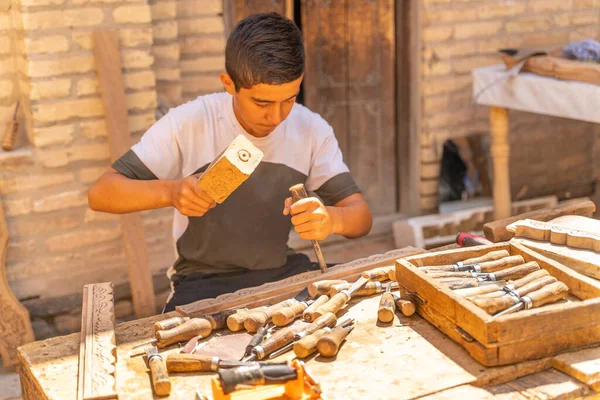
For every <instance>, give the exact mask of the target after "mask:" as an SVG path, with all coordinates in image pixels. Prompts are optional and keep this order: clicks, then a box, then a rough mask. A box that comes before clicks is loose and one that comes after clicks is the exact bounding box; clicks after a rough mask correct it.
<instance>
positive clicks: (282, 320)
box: [271, 300, 314, 326]
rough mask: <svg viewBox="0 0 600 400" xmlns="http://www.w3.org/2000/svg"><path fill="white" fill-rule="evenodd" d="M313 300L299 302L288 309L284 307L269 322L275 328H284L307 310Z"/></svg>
mask: <svg viewBox="0 0 600 400" xmlns="http://www.w3.org/2000/svg"><path fill="white" fill-rule="evenodd" d="M312 303H314V300H308V301H301V302H298V303H296V304H292V305H291V306H289V307H284V308H282V309H280V310H277V311H276V312H275V314H273V317H271V320H272V321H273V324H275V326H286V325H288V324H291V323H292V322H294V320H295V319H296V318H298V317H299V316H301V315H302V313H303V312H304V310H306V309H307V308H308V306H310V305H311V304H312Z"/></svg>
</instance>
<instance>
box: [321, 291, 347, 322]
mask: <svg viewBox="0 0 600 400" xmlns="http://www.w3.org/2000/svg"><path fill="white" fill-rule="evenodd" d="M348 300H350V296H348V295H347V294H346V293H345V292H340V293H338V294H336V295H335V296H333V297H331V298H330V299H329V301H328V302H327V303H325V304H323V305H322V306H321V307H319V308H318V309H317V310H315V312H314V313H313V317H315V316H316V317H317V318H318V317H320V316H322V315H324V314H327V313H333V314H335V313H337V312H338V311H339V310H340V309H341V308H342V307H344V305H345V304H346V303H347V302H348Z"/></svg>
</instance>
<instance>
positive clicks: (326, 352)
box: [317, 326, 352, 357]
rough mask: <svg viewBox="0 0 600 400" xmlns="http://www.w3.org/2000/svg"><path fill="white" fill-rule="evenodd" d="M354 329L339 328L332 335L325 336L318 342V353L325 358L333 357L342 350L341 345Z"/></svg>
mask: <svg viewBox="0 0 600 400" xmlns="http://www.w3.org/2000/svg"><path fill="white" fill-rule="evenodd" d="M351 331H352V327H342V326H338V327H337V328H335V329H333V330H332V331H331V333H329V334H326V335H324V336H323V337H321V338H320V339H319V340H318V342H317V351H318V352H319V354H320V355H322V356H323V357H333V356H335V355H336V354H337V352H338V350H339V349H340V345H341V344H342V342H343V341H344V339H346V336H348V334H350V332H351Z"/></svg>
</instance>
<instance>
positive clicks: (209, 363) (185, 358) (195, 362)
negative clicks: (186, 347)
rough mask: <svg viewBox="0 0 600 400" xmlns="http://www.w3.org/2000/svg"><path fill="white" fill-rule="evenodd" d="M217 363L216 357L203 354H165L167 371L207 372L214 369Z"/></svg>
mask: <svg viewBox="0 0 600 400" xmlns="http://www.w3.org/2000/svg"><path fill="white" fill-rule="evenodd" d="M215 361H216V362H215ZM218 365H219V359H218V357H213V356H207V355H203V354H183V353H171V354H169V355H168V356H167V370H168V371H169V372H209V371H215V370H216V369H217V367H218Z"/></svg>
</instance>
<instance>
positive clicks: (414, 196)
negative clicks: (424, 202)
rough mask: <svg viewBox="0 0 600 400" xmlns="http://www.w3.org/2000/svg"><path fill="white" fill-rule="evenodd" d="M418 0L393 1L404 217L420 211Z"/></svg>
mask: <svg viewBox="0 0 600 400" xmlns="http://www.w3.org/2000/svg"><path fill="white" fill-rule="evenodd" d="M419 3H420V2H419V0H410V1H408V2H404V1H398V2H396V60H397V61H396V88H397V90H396V114H397V120H396V126H397V128H396V129H397V137H398V141H397V142H398V151H397V159H398V161H397V162H398V204H399V211H400V212H401V213H403V214H406V215H408V216H416V215H419V214H420V211H421V210H420V209H421V206H420V190H419V187H420V182H421V178H420V175H421V140H420V137H421V100H422V99H421V97H422V94H421V21H420V10H419V7H420V5H419Z"/></svg>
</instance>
